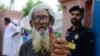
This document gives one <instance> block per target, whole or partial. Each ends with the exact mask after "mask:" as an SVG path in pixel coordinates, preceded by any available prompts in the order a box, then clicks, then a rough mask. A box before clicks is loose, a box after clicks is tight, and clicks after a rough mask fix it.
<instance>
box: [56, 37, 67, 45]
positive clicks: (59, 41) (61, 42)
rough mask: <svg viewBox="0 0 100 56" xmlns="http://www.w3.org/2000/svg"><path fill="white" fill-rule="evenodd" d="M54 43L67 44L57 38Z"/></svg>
mask: <svg viewBox="0 0 100 56" xmlns="http://www.w3.org/2000/svg"><path fill="white" fill-rule="evenodd" d="M55 42H56V43H59V44H66V43H67V41H66V40H65V39H63V38H57V40H56V41H55Z"/></svg>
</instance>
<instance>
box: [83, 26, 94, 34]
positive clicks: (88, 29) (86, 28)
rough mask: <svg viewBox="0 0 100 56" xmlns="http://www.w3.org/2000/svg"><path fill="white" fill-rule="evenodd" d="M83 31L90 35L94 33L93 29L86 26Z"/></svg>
mask: <svg viewBox="0 0 100 56" xmlns="http://www.w3.org/2000/svg"><path fill="white" fill-rule="evenodd" d="M83 30H84V31H86V32H88V33H90V32H93V31H92V29H91V28H88V27H85V26H84V28H83Z"/></svg>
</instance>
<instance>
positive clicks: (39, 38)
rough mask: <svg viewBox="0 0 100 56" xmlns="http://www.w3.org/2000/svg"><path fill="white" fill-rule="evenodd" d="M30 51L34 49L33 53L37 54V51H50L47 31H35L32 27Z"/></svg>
mask: <svg viewBox="0 0 100 56" xmlns="http://www.w3.org/2000/svg"><path fill="white" fill-rule="evenodd" d="M32 49H34V51H35V52H38V51H41V52H43V50H45V51H49V50H50V45H49V33H48V30H44V31H43V30H40V31H37V30H35V29H34V27H33V33H32Z"/></svg>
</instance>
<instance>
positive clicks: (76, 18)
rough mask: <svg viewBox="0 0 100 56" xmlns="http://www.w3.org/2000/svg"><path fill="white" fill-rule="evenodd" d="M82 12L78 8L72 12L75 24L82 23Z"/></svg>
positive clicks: (72, 19) (72, 21)
mask: <svg viewBox="0 0 100 56" xmlns="http://www.w3.org/2000/svg"><path fill="white" fill-rule="evenodd" d="M82 17H83V16H82V14H81V13H80V11H78V10H76V11H72V12H71V23H72V24H73V25H75V26H76V25H79V24H80V23H81V20H82Z"/></svg>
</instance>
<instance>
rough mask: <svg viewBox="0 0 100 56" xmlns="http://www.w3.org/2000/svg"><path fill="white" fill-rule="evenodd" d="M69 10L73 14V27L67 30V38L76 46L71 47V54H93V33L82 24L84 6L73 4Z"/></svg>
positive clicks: (75, 55) (88, 55)
mask: <svg viewBox="0 0 100 56" xmlns="http://www.w3.org/2000/svg"><path fill="white" fill-rule="evenodd" d="M69 12H70V14H71V23H72V27H70V28H69V29H68V30H67V33H66V40H67V41H68V42H69V43H72V44H74V45H73V46H75V49H70V56H93V53H94V52H93V50H94V47H93V46H94V36H93V33H92V31H91V30H90V29H88V28H86V27H85V26H83V25H82V19H83V17H84V8H80V7H79V6H73V7H72V8H71V9H70V10H69Z"/></svg>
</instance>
